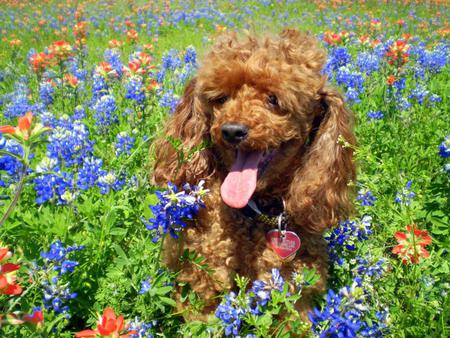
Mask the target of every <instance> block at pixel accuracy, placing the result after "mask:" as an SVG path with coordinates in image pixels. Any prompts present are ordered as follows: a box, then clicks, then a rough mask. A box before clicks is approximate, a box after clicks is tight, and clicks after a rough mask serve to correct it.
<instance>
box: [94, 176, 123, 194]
mask: <svg viewBox="0 0 450 338" xmlns="http://www.w3.org/2000/svg"><path fill="white" fill-rule="evenodd" d="M124 184H125V175H124V174H123V173H121V174H120V175H119V176H117V175H116V173H115V172H114V171H112V170H111V171H109V172H108V171H105V170H100V172H99V178H98V181H97V185H98V187H99V188H100V193H101V194H102V195H104V194H107V193H109V192H110V190H111V189H113V190H115V191H119V190H121V189H122V187H123V185H124Z"/></svg>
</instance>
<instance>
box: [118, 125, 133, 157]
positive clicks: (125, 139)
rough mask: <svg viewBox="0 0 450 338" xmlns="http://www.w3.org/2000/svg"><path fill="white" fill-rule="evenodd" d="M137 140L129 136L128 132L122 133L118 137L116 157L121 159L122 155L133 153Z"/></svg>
mask: <svg viewBox="0 0 450 338" xmlns="http://www.w3.org/2000/svg"><path fill="white" fill-rule="evenodd" d="M134 140H135V138H134V137H132V136H128V134H127V133H126V132H124V131H123V132H120V133H119V134H117V136H116V143H115V144H114V147H115V148H116V149H115V153H116V157H119V156H120V154H122V153H124V152H125V153H127V154H128V155H129V154H130V153H131V148H133V144H134Z"/></svg>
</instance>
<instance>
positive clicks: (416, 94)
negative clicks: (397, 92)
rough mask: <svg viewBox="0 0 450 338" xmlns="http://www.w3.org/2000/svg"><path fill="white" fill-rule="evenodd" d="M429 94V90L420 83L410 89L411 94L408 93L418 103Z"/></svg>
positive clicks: (421, 102) (422, 101)
mask: <svg viewBox="0 0 450 338" xmlns="http://www.w3.org/2000/svg"><path fill="white" fill-rule="evenodd" d="M429 94H430V91H429V90H428V89H427V88H426V87H425V86H424V85H422V84H418V85H417V86H416V88H413V89H412V90H411V94H410V95H409V98H410V99H414V100H416V101H417V103H418V104H420V105H421V104H423V103H424V101H425V99H426V98H427V97H428V95H429Z"/></svg>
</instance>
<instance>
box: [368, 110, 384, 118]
mask: <svg viewBox="0 0 450 338" xmlns="http://www.w3.org/2000/svg"><path fill="white" fill-rule="evenodd" d="M367 117H368V118H369V119H372V120H381V119H382V118H383V117H384V114H383V113H382V112H381V111H369V112H368V113H367Z"/></svg>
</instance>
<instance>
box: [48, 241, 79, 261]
mask: <svg viewBox="0 0 450 338" xmlns="http://www.w3.org/2000/svg"><path fill="white" fill-rule="evenodd" d="M83 249H84V246H83V245H73V246H69V247H67V248H65V247H64V246H63V244H62V243H61V241H59V240H57V241H55V242H53V243H52V244H51V245H50V250H49V251H48V252H41V257H42V258H44V259H46V260H47V261H53V262H55V261H56V262H59V261H61V260H63V259H65V258H66V257H67V255H68V254H70V253H71V252H75V251H80V250H83Z"/></svg>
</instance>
